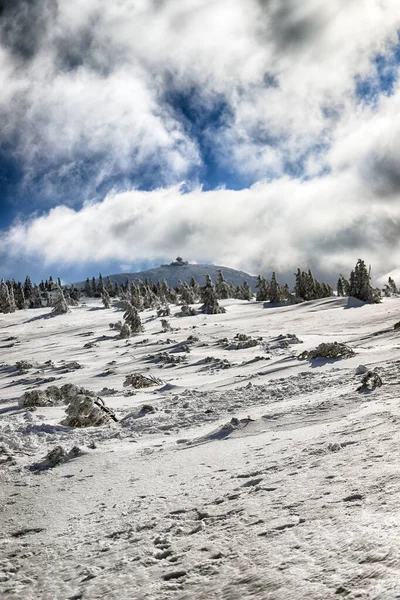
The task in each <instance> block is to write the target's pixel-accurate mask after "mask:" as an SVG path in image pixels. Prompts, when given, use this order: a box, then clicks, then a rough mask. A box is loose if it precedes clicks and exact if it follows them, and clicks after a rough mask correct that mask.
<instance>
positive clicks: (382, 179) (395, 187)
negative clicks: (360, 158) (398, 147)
mask: <svg viewBox="0 0 400 600" xmlns="http://www.w3.org/2000/svg"><path fill="white" fill-rule="evenodd" d="M361 171H362V176H363V177H364V179H365V180H366V181H367V182H368V183H369V184H370V186H371V188H372V190H373V191H374V193H375V194H376V196H377V197H378V198H385V199H388V198H392V199H393V200H398V198H399V194H400V160H396V159H395V158H394V157H390V156H384V157H379V158H378V157H374V158H372V159H371V158H369V159H367V160H366V162H365V163H364V164H363V165H362V168H361Z"/></svg>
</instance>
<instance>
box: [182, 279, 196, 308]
mask: <svg viewBox="0 0 400 600" xmlns="http://www.w3.org/2000/svg"><path fill="white" fill-rule="evenodd" d="M179 286H180V287H179V295H180V301H181V303H182V304H195V303H196V302H197V296H196V293H195V290H194V288H193V287H191V286H189V285H188V284H187V283H185V282H184V281H179Z"/></svg>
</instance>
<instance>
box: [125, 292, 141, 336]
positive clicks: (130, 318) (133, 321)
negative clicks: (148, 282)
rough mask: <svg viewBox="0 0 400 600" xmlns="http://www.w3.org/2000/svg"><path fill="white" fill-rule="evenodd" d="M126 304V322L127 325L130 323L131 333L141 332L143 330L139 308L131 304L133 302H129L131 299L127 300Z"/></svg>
mask: <svg viewBox="0 0 400 600" xmlns="http://www.w3.org/2000/svg"><path fill="white" fill-rule="evenodd" d="M124 306H125V312H124V319H125V323H126V324H127V325H129V328H130V331H131V333H133V334H134V333H140V332H141V331H143V325H142V321H141V319H140V316H139V313H138V311H137V309H136V308H135V306H133V304H131V302H129V300H126V301H125V303H124Z"/></svg>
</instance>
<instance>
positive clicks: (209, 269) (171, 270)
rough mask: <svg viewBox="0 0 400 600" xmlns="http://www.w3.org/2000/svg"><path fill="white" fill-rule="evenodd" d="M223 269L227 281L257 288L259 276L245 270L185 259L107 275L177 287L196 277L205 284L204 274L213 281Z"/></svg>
mask: <svg viewBox="0 0 400 600" xmlns="http://www.w3.org/2000/svg"><path fill="white" fill-rule="evenodd" d="M219 270H221V271H222V273H223V275H224V277H225V279H226V281H227V283H230V282H231V281H233V283H234V284H235V285H243V283H244V281H247V283H248V284H249V286H250V288H251V289H252V290H254V289H255V285H256V283H257V277H255V276H254V275H249V274H248V273H245V272H244V271H237V270H236V269H230V268H229V267H220V266H218V265H192V264H189V263H186V262H185V261H178V260H177V261H174V262H172V263H170V264H169V265H161V266H159V267H156V268H154V269H148V270H147V271H139V272H137V273H117V274H114V275H107V277H109V278H110V281H111V282H112V283H117V284H118V285H121V284H123V283H125V282H126V281H134V280H136V279H141V280H142V281H144V280H145V279H148V280H149V281H151V282H153V283H157V281H162V280H163V279H165V280H166V282H167V283H168V285H169V286H170V287H177V286H178V285H179V281H180V280H181V281H184V282H185V283H189V282H190V280H191V278H192V277H194V279H195V280H196V281H197V283H199V284H200V285H203V284H204V275H210V277H211V279H212V280H213V281H215V280H216V278H217V275H218V271H219ZM84 284H85V282H84V281H80V282H79V283H75V284H74V285H75V286H77V287H83V286H84Z"/></svg>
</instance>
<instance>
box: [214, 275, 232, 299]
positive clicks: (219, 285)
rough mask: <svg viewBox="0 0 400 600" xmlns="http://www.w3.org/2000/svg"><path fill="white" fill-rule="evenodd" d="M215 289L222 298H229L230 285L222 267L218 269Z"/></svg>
mask: <svg viewBox="0 0 400 600" xmlns="http://www.w3.org/2000/svg"><path fill="white" fill-rule="evenodd" d="M215 291H216V292H217V297H218V298H219V299H220V300H227V298H229V286H228V284H227V283H226V281H225V278H224V275H223V273H222V271H221V269H219V270H218V275H217V282H216V284H215Z"/></svg>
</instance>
